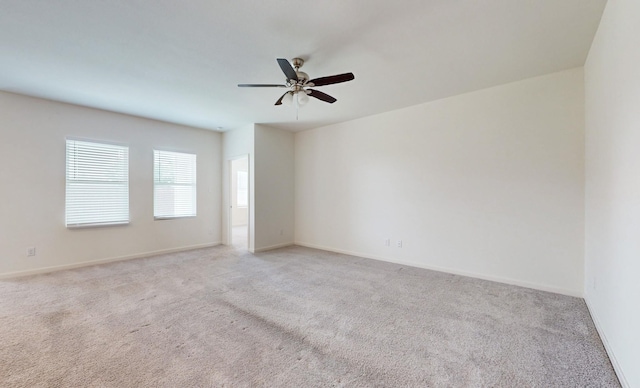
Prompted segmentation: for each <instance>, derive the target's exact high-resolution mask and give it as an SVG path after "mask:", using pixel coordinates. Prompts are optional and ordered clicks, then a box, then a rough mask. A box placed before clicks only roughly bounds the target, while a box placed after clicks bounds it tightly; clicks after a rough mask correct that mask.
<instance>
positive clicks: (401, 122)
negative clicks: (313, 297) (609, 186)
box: [295, 69, 584, 295]
mask: <svg viewBox="0 0 640 388" xmlns="http://www.w3.org/2000/svg"><path fill="white" fill-rule="evenodd" d="M583 103H584V91H583V72H582V69H573V70H568V71H564V72H561V73H556V74H551V75H547V76H543V77H538V78H533V79H528V80H524V81H520V82H515V83H512V84H508V85H503V86H498V87H494V88H490V89H486V90H482V91H478V92H473V93H469V94H464V95H460V96H456V97H452V98H448V99H444V100H440V101H436V102H432V103H428V104H423V105H418V106H414V107H410V108H406V109H401V110H397V111H393V112H388V113H383V114H379V115H375V116H371V117H366V118H363V119H358V120H354V121H350V122H346V123H341V124H336V125H331V126H327V127H323V128H317V129H313V130H308V131H304V132H299V133H297V134H296V136H295V166H296V168H295V224H296V235H295V241H296V244H300V245H306V246H311V247H317V248H322V249H328V250H333V251H340V252H346V253H352V254H356V255H360V256H365V257H372V258H379V259H383V260H388V261H395V262H400V263H406V264H410V265H414V266H419V267H426V268H434V269H440V270H444V271H449V272H453V273H461V274H470V275H472V276H477V277H481V278H487V279H494V280H499V281H503V282H507V283H513V284H520V285H526V286H530V287H534V288H539V289H545V290H550V291H555V292H560V293H566V294H570V295H582V291H583V276H584V275H583V251H584V104H583ZM387 238H390V239H391V240H392V241H391V246H390V247H387V246H385V245H384V241H385V239H387ZM397 240H402V241H403V246H402V248H398V247H397V246H396V242H397Z"/></svg>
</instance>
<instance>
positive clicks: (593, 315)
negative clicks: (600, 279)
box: [584, 294, 631, 388]
mask: <svg viewBox="0 0 640 388" xmlns="http://www.w3.org/2000/svg"><path fill="white" fill-rule="evenodd" d="M588 296H589V295H588V294H586V295H585V297H584V302H585V303H586V304H587V309H588V310H589V314H591V320H592V321H593V323H594V325H595V326H596V330H597V331H598V334H599V335H600V339H601V340H602V344H603V345H604V349H605V350H606V351H607V355H608V356H609V359H610V360H611V365H613V370H614V371H615V372H616V375H617V376H618V380H619V381H620V385H622V387H623V388H631V385H629V382H627V379H626V378H625V376H624V373H623V372H622V367H621V366H620V363H619V362H618V360H617V359H616V356H615V353H613V349H611V345H610V344H609V340H608V339H607V336H606V335H605V333H604V330H603V329H602V325H601V324H600V320H599V319H598V315H597V314H596V312H595V310H594V309H593V306H592V305H591V303H590V302H589V298H588Z"/></svg>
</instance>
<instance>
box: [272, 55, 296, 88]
mask: <svg viewBox="0 0 640 388" xmlns="http://www.w3.org/2000/svg"><path fill="white" fill-rule="evenodd" d="M277 61H278V65H280V68H281V69H282V72H283V73H284V75H286V76H287V80H290V79H292V80H294V81H296V82H297V81H298V75H297V74H296V71H295V70H294V69H293V67H292V66H291V64H290V63H289V61H287V60H286V59H284V58H278V59H277Z"/></svg>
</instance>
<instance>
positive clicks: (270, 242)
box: [255, 124, 294, 251]
mask: <svg viewBox="0 0 640 388" xmlns="http://www.w3.org/2000/svg"><path fill="white" fill-rule="evenodd" d="M255 160H256V162H255V204H256V218H255V221H256V245H255V249H256V251H260V250H267V249H273V248H277V247H281V246H286V245H291V244H293V236H294V210H293V209H294V134H293V133H292V132H289V131H286V130H283V129H278V128H272V127H268V126H264V125H259V124H256V125H255Z"/></svg>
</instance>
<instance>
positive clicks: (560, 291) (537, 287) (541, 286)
mask: <svg viewBox="0 0 640 388" xmlns="http://www.w3.org/2000/svg"><path fill="white" fill-rule="evenodd" d="M294 244H295V245H300V246H303V247H308V248H315V249H321V250H323V251H329V252H336V253H344V254H345V255H351V256H358V257H364V258H366V259H373V260H379V261H386V262H389V263H395V264H401V265H406V266H409V267H416V268H423V269H429V270H432V271H438V272H446V273H450V274H453V275H460V276H467V277H471V278H476V279H482V280H489V281H492V282H498V283H505V284H511V285H513V286H519V287H525V288H532V289H534V290H540V291H546V292H553V293H554V294H562V295H568V296H573V297H577V298H582V297H583V296H584V294H583V293H582V292H581V291H574V290H569V289H565V288H560V287H555V286H549V285H546V284H538V283H532V282H527V281H523V280H518V279H511V278H504V277H499V276H490V275H485V274H479V273H474V272H468V271H460V270H457V269H453V268H446V267H438V266H432V265H425V264H422V263H415V262H410V261H404V260H397V259H394V258H387V257H379V256H373V255H369V254H366V253H362V252H353V251H347V250H344V249H337V248H332V247H326V246H322V245H316V244H309V243H305V242H301V241H296V242H295V243H294Z"/></svg>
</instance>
